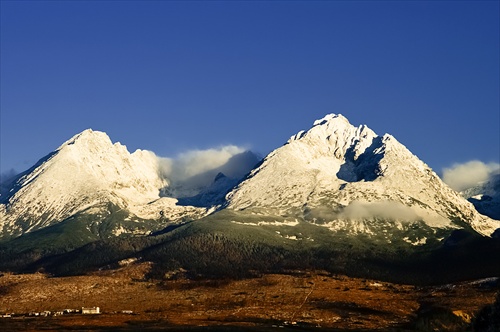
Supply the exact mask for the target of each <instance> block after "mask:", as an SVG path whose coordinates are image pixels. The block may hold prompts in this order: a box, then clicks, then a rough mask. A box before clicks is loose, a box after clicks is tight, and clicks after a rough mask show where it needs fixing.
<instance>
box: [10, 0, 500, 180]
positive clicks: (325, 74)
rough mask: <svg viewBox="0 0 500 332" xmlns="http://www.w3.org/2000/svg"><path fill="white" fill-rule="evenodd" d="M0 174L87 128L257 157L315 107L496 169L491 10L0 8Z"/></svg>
mask: <svg viewBox="0 0 500 332" xmlns="http://www.w3.org/2000/svg"><path fill="white" fill-rule="evenodd" d="M0 6H1V22H0V23H1V30H0V33H1V76H0V79H1V91H0V92H1V104H0V106H1V109H0V110H1V114H0V115H1V117H0V120H1V122H0V147H1V150H0V157H1V158H0V159H1V161H0V172H1V173H3V172H7V171H9V170H10V169H12V168H13V169H15V170H17V171H22V170H24V169H27V168H28V167H30V166H31V165H33V164H34V163H35V162H36V161H37V160H38V159H39V158H41V157H43V156H44V155H45V154H47V153H49V152H50V151H52V150H54V149H55V148H57V147H58V146H59V145H60V144H62V143H63V142H64V141H65V140H67V139H69V138H70V137H71V136H73V135H74V134H76V133H78V132H80V131H82V130H84V129H86V128H92V129H94V130H101V131H105V132H107V133H108V135H109V136H110V137H111V139H112V140H113V141H120V142H121V143H123V144H125V145H127V147H128V148H129V150H130V151H133V150H135V149H137V148H141V149H148V150H152V151H154V152H155V153H157V154H158V155H160V156H175V155H177V154H179V153H181V152H184V151H187V150H192V149H207V148H211V147H219V146H222V145H227V144H234V145H238V146H246V147H250V148H251V149H252V150H254V151H257V152H259V153H261V154H263V155H265V154H266V153H268V152H269V151H271V150H272V149H274V148H277V147H279V146H281V145H282V144H283V143H284V142H285V141H286V140H287V139H288V138H289V137H290V136H291V135H293V134H295V133H296V132H298V131H299V130H301V129H307V128H309V127H310V126H311V125H312V122H313V121H314V120H315V119H318V118H321V117H323V116H324V115H325V114H327V113H341V114H343V115H345V116H346V117H347V118H348V119H349V120H350V122H351V123H352V124H354V125H359V124H367V125H368V126H369V127H370V128H372V129H373V130H374V131H375V132H377V133H378V134H384V133H386V132H387V133H390V134H392V135H393V136H395V137H396V138H397V139H398V140H399V141H400V142H402V143H403V144H405V145H406V146H407V147H408V148H409V149H410V150H411V151H412V152H413V153H415V154H416V155H417V156H418V157H420V158H421V159H422V160H423V161H425V162H426V163H427V164H429V165H430V166H431V167H432V168H434V169H435V170H436V171H438V172H439V171H440V170H441V169H442V168H443V167H446V166H449V165H451V164H453V163H457V162H458V163H462V162H465V161H469V160H473V159H477V160H481V161H483V162H496V163H498V162H499V159H500V111H499V109H500V105H499V102H500V97H499V90H500V86H499V79H500V69H499V41H500V37H499V30H500V27H499V12H500V11H499V2H498V1H401V2H397V1H345V2H344V1H272V2H271V1H236V2H229V1H206V2H196V1H188V2H175V1H1V3H0Z"/></svg>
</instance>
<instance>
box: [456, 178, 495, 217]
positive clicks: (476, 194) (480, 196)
mask: <svg viewBox="0 0 500 332" xmlns="http://www.w3.org/2000/svg"><path fill="white" fill-rule="evenodd" d="M462 195H463V196H464V197H465V198H466V199H467V200H468V201H469V202H471V203H472V204H474V206H475V207H476V209H477V210H478V211H479V212H480V213H482V214H484V215H486V216H488V217H490V218H493V219H497V220H500V173H496V174H493V175H492V176H491V177H490V178H489V179H488V181H485V182H483V183H481V184H479V185H477V186H474V187H472V188H469V189H466V190H464V191H463V192H462Z"/></svg>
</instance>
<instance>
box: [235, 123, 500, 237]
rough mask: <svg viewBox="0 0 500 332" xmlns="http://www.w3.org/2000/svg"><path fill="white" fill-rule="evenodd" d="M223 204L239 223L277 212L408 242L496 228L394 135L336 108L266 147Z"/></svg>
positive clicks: (489, 231)
mask: <svg viewBox="0 0 500 332" xmlns="http://www.w3.org/2000/svg"><path fill="white" fill-rule="evenodd" d="M227 209H229V210H231V211H233V212H234V213H235V214H237V215H239V217H238V218H239V219H235V221H236V222H240V223H248V221H247V220H246V218H247V216H249V215H259V216H262V217H263V218H264V217H265V218H268V219H273V217H275V216H281V217H284V218H287V220H289V224H290V223H291V224H293V223H297V222H302V221H303V222H308V223H310V224H311V225H315V226H318V227H325V228H328V229H329V230H331V231H332V232H334V233H343V234H344V233H347V234H351V235H355V234H372V235H373V236H377V237H382V238H384V239H385V242H386V243H391V242H392V241H394V240H397V239H406V241H407V242H411V243H412V244H414V245H422V244H425V243H426V241H427V240H428V239H435V238H442V237H446V236H447V235H449V234H450V232H451V231H452V230H454V229H462V228H464V227H472V228H473V229H474V230H475V231H476V232H478V233H480V234H482V235H487V236H489V235H491V234H492V233H493V232H494V231H495V229H497V228H498V227H499V222H498V221H494V220H492V219H490V218H488V217H485V216H483V215H481V214H479V213H478V212H477V211H476V210H475V209H474V207H473V206H472V204H470V203H469V202H467V201H466V200H465V199H464V198H463V197H461V196H460V194H458V193H457V192H455V191H454V190H452V189H450V188H449V187H448V186H447V185H445V184H444V183H443V182H442V181H441V180H440V178H439V177H438V176H437V175H436V174H435V173H434V172H433V171H432V170H431V169H430V168H429V167H428V166H427V165H426V164H424V163H423V162H422V161H420V160H419V159H418V158H417V157H416V156H415V155H413V154H412V153H411V152H410V151H409V150H408V149H407V148H406V147H405V146H403V145H402V144H401V143H399V142H398V141H397V140H396V139H395V138H394V137H392V136H391V135H388V134H385V135H383V136H378V135H376V134H375V133H374V132H373V131H372V130H371V129H369V128H368V127H366V126H364V125H362V126H359V127H355V126H353V125H351V124H350V123H349V121H348V120H347V119H346V118H345V117H343V116H342V115H334V114H329V115H327V116H325V117H324V118H323V119H320V120H317V121H316V122H314V125H313V127H312V128H311V129H310V130H308V131H301V132H299V133H298V134H296V135H294V136H292V137H291V138H290V140H288V142H287V143H286V144H285V145H284V146H282V147H281V148H279V149H277V150H275V151H273V152H272V153H270V154H269V155H268V156H267V157H266V158H265V159H264V161H263V162H262V164H261V165H260V166H259V167H257V168H255V169H254V170H253V171H252V172H251V173H250V175H249V176H248V177H247V179H245V180H244V181H243V182H242V183H240V184H239V186H238V187H237V188H235V189H234V190H233V191H232V192H231V193H230V194H229V195H228V202H227ZM235 218H237V217H235ZM290 220H291V221H290Z"/></svg>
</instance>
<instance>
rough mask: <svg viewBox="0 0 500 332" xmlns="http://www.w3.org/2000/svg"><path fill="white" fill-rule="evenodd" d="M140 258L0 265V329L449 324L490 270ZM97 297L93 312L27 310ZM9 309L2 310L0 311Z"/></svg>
mask: <svg viewBox="0 0 500 332" xmlns="http://www.w3.org/2000/svg"><path fill="white" fill-rule="evenodd" d="M148 269H149V265H148V264H147V263H142V264H137V265H130V266H128V267H124V268H121V269H119V270H112V271H101V272H99V273H96V274H93V275H86V276H74V277H58V278H52V277H49V276H46V275H44V274H24V275H23V274H10V273H3V274H0V275H1V276H0V330H5V331H7V330H10V331H15V330H17V331H21V330H22V331H26V330H32V331H35V330H42V329H43V330H45V331H61V330H78V331H111V330H120V331H133V330H151V331H155V330H167V331H168V330H172V331H179V330H181V331H183V330H186V331H212V330H213V331H215V330H217V331H220V330H223V329H224V327H225V328H226V329H227V330H234V329H235V327H237V328H238V330H248V331H268V330H269V331H270V330H274V329H276V328H279V327H283V329H285V330H286V329H297V328H298V329H299V330H316V329H318V330H334V331H343V330H377V329H378V330H394V331H399V330H403V331H406V330H415V329H422V330H431V329H434V328H437V329H438V330H447V329H448V330H454V331H455V330H459V329H464V328H466V327H467V325H468V324H469V323H470V320H471V319H472V318H473V317H474V316H475V315H476V314H477V313H478V312H479V310H480V309H481V308H482V307H484V306H485V305H489V304H491V303H493V302H494V300H495V294H496V292H498V289H499V285H498V280H496V279H491V280H484V281H481V282H469V283H459V284H453V285H442V286H432V287H431V286H428V287H417V286H412V285H400V284H391V283H387V282H380V281H374V280H366V279H357V278H348V277H345V276H335V275H331V274H328V273H322V272H317V273H311V272H309V273H299V272H294V273H290V274H274V275H264V276H262V277H260V278H252V279H244V280H232V281H230V280H202V281H191V280H186V279H182V278H180V279H178V280H167V281H158V280H147V279H145V278H144V276H145V274H146V273H147V272H148ZM97 306H98V307H100V310H101V314H99V315H82V314H75V313H70V314H64V315H61V316H49V317H34V316H28V314H29V313H34V312H43V311H50V312H56V311H63V310H64V309H81V308H82V307H97ZM1 314H10V316H11V317H4V318H3V317H1V316H2V315H1Z"/></svg>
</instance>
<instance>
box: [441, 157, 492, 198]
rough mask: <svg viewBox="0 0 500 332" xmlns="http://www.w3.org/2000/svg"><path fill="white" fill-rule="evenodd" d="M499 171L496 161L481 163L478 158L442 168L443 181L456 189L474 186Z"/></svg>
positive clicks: (460, 189) (461, 189)
mask: <svg viewBox="0 0 500 332" xmlns="http://www.w3.org/2000/svg"><path fill="white" fill-rule="evenodd" d="M499 171H500V164H498V163H487V164H486V163H483V162H482V161H479V160H471V161H468V162H466V163H462V164H458V163H457V164H453V165H452V166H451V167H449V168H444V169H443V177H442V179H443V181H444V182H445V183H446V184H447V185H449V186H450V187H451V188H452V189H454V190H456V191H463V190H465V189H468V188H471V187H474V186H476V185H478V184H480V183H482V182H484V181H488V180H489V179H490V177H491V176H492V175H493V174H495V173H498V172H499Z"/></svg>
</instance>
